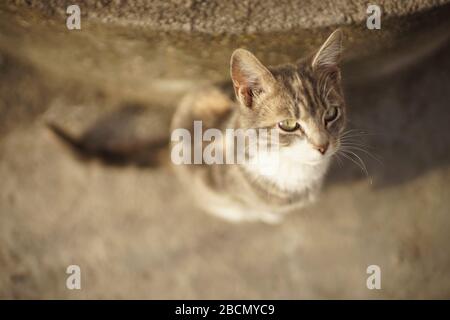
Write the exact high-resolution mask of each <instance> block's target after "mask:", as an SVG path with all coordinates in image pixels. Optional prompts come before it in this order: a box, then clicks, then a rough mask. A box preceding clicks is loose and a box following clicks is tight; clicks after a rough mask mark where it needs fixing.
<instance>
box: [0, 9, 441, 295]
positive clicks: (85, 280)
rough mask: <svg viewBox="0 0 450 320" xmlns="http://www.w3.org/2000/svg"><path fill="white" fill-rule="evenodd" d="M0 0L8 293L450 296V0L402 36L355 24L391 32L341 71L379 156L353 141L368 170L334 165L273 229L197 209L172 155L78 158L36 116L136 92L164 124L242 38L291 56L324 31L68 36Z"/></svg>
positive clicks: (358, 122)
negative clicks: (76, 273)
mask: <svg viewBox="0 0 450 320" xmlns="http://www.w3.org/2000/svg"><path fill="white" fill-rule="evenodd" d="M33 3H35V2H33ZM49 3H57V2H49ZM171 3H172V2H169V4H171ZM311 3H313V2H311ZM314 3H316V2H314ZM325 3H327V2H325ZM411 3H412V2H411ZM417 3H418V2H417ZM422 3H424V6H428V3H431V2H427V1H423V2H422ZM407 7H408V6H406V7H405V8H407ZM27 8H28V7H27ZM424 8H425V7H424ZM2 9H4V10H1V11H0V15H1V16H0V18H1V19H0V57H1V59H0V71H1V72H0V95H1V97H2V99H1V100H0V107H1V108H0V111H1V115H2V116H1V117H0V120H1V133H2V136H1V139H0V159H1V160H0V177H1V180H0V181H1V185H0V297H1V298H21V299H24V298H41V299H42V298H73V299H78V298H149V299H151V298H180V299H182V298H191V299H195V298H208V299H213V298H236V299H239V298H255V299H257V298H277V299H278V298H289V299H291V298H319V299H324V298H450V253H449V250H448V243H449V242H450V232H449V230H450V216H449V208H450V197H449V195H450V187H449V185H448V181H449V178H450V166H449V164H450V150H449V148H448V145H449V144H450V135H449V133H450V132H449V131H450V129H449V127H448V119H449V115H450V110H449V108H448V101H449V100H450V91H449V90H448V88H449V84H450V60H449V58H448V57H449V55H450V43H449V42H448V40H445V39H446V37H447V36H448V30H449V29H448V28H438V27H439V26H436V24H437V25H441V27H442V26H445V25H444V23H443V21H444V20H439V19H438V18H435V17H445V14H447V13H448V11H447V10H448V6H445V8H443V9H441V10H438V12H440V13H437V15H435V13H433V12H431V13H429V14H426V15H425V16H419V17H415V19H419V21H421V22H424V21H425V22H427V23H426V24H423V25H422V28H419V27H418V26H417V25H414V24H413V26H414V27H413V29H411V30H413V31H414V32H412V31H411V32H409V33H408V35H407V36H406V35H405V36H404V37H402V36H401V35H400V34H399V33H397V31H396V32H394V33H392V31H390V29H387V30H386V31H384V29H382V30H381V31H380V32H381V35H380V34H379V35H378V36H373V33H369V31H367V30H366V31H363V30H360V29H358V27H355V29H351V28H350V29H348V30H347V31H348V32H349V35H350V38H351V36H352V35H358V34H360V35H361V39H363V38H364V37H366V36H367V37H368V38H370V37H379V38H380V39H386V40H382V41H381V42H383V41H384V43H383V45H382V46H381V47H382V48H384V49H383V50H382V51H381V53H380V51H377V52H374V53H373V54H372V55H369V56H367V55H366V53H364V52H367V49H366V51H358V43H357V42H354V41H353V40H352V39H350V40H349V42H348V44H347V45H346V47H347V50H348V52H350V54H351V53H352V51H353V49H354V50H355V52H357V54H355V56H354V59H353V60H352V59H350V60H349V61H348V62H347V63H346V65H345V70H344V79H346V86H345V94H346V97H347V100H348V104H349V107H350V108H351V109H350V113H349V114H350V120H351V127H353V128H358V129H361V130H364V131H366V132H368V135H364V136H363V137H362V138H363V139H364V141H365V143H367V145H368V148H369V149H368V150H370V152H371V153H373V154H375V155H376V156H378V157H380V158H381V164H380V163H378V162H377V161H374V160H372V159H371V158H370V156H365V155H364V153H360V155H361V156H362V157H363V158H364V161H365V162H366V163H367V166H368V171H369V177H366V176H365V175H364V174H363V173H362V172H361V171H360V170H359V168H358V167H357V166H356V165H354V164H353V163H351V162H349V161H343V163H342V164H341V166H340V165H339V164H338V162H336V163H335V166H334V170H332V172H331V174H330V176H329V177H328V180H327V183H326V188H325V190H324V192H323V194H322V196H321V198H320V200H319V202H318V203H316V204H315V205H313V206H311V207H309V208H307V209H305V210H303V211H301V212H298V213H296V214H292V215H291V216H289V217H288V218H287V219H286V221H285V222H284V223H282V224H281V225H279V226H267V225H263V224H243V225H233V224H229V223H226V222H224V221H221V220H218V219H216V218H214V217H211V216H209V215H206V214H205V213H203V212H200V211H199V210H197V209H196V208H195V207H194V205H193V204H192V202H191V200H190V199H189V198H188V197H186V196H185V195H184V192H183V190H182V189H181V187H180V186H179V185H178V183H177V180H176V179H175V177H174V175H173V173H172V171H171V170H170V168H169V167H167V166H164V167H162V168H160V169H157V170H151V169H149V170H140V169H137V168H133V167H126V168H116V167H105V166H103V165H101V164H98V163H95V162H93V163H89V164H86V163H82V162H79V161H78V160H77V159H75V158H74V157H73V156H72V155H71V154H70V153H69V152H67V150H66V149H65V148H63V147H62V146H61V145H60V144H59V143H58V142H57V141H55V139H54V138H53V137H52V136H51V135H50V134H49V132H48V131H47V130H46V128H45V125H44V124H45V121H48V120H55V121H58V122H59V123H61V124H63V125H64V126H66V127H67V128H69V129H70V130H71V131H73V132H80V131H81V130H83V129H84V128H86V127H88V126H89V125H90V124H91V123H93V122H94V121H96V120H97V119H98V118H101V117H102V116H103V115H104V114H107V113H108V112H109V111H111V110H115V109H116V108H120V107H123V106H126V105H130V104H138V105H142V106H144V107H146V108H148V109H149V110H150V111H151V112H150V113H153V118H152V120H151V121H153V123H155V121H157V123H158V124H159V125H155V126H153V125H147V126H146V127H147V129H148V132H149V133H151V132H152V130H155V131H158V132H160V131H161V130H164V125H163V124H164V123H166V122H167V121H168V119H169V118H170V114H171V112H172V111H171V110H173V106H174V105H175V104H176V101H177V100H178V98H179V96H180V95H181V94H182V93H183V92H184V91H185V90H188V89H189V87H190V86H192V85H193V83H192V82H195V81H193V80H191V81H189V79H195V80H196V81H200V80H205V81H207V80H218V79H223V78H225V77H226V69H227V68H228V67H227V64H228V59H229V54H230V52H231V50H232V48H233V47H234V46H236V45H237V44H242V43H244V44H246V46H247V47H250V48H255V49H256V51H257V52H259V53H260V54H261V55H262V57H263V61H265V62H267V61H269V62H271V61H278V60H282V61H283V60H288V59H290V58H292V57H293V56H294V54H297V53H298V52H299V51H302V50H300V48H307V47H308V43H309V45H310V46H311V47H312V46H313V45H314V44H316V43H319V42H320V41H321V39H322V38H316V37H315V35H316V34H322V33H325V32H327V30H325V31H324V30H322V31H320V32H319V31H317V32H318V33H316V31H311V32H312V35H314V36H311V38H308V39H306V40H304V41H302V42H301V43H300V44H298V49H297V50H296V46H297V44H294V43H292V42H288V41H286V39H291V38H290V36H291V35H290V34H287V35H284V36H280V37H281V38H282V41H279V39H280V37H278V36H274V35H261V36H257V37H247V36H245V37H244V38H239V37H238V38H236V39H234V40H230V41H228V40H226V41H225V40H224V41H225V42H221V41H220V39H221V38H215V37H213V36H209V35H194V34H193V35H192V37H190V36H189V34H186V35H182V36H180V35H170V34H169V35H165V34H163V35H159V34H153V33H151V32H150V31H148V32H142V33H137V34H136V35H135V36H132V33H133V31H130V29H127V28H125V29H120V28H119V29H113V30H109V29H108V28H105V26H101V25H97V24H93V25H92V28H90V29H88V32H84V31H83V32H80V33H68V32H67V31H65V30H63V28H62V27H61V26H60V24H58V20H52V19H49V20H46V21H44V22H42V21H43V20H42V19H41V18H42V17H41V16H40V15H39V14H37V13H35V12H34V11H33V10H34V9H33V10H31V9H29V11H27V10H28V9H27V10H25V11H23V12H22V11H18V12H15V11H14V10H13V11H11V8H10V7H8V8H5V7H2ZM280 10H281V9H280ZM442 12H443V13H444V14H442ZM47 14H48V13H47ZM105 14H106V13H105ZM420 17H421V18H420ZM430 17H433V18H430ZM180 19H181V17H180ZM399 19H400V18H399ZM430 20H431V21H430ZM400 21H403V22H401V23H400V24H403V23H404V24H405V25H403V26H402V27H401V28H400V29H396V30H410V29H408V28H409V27H408V26H410V24H409V23H407V21H410V20H408V17H407V18H406V20H400ZM425 26H426V28H425ZM149 28H150V27H149ZM402 28H405V29H402ZM414 28H415V29H414ZM118 30H119V31H120V32H117V31H118ZM352 30H356V31H354V32H355V33H352V32H353V31H352ZM358 30H360V31H358ZM421 30H422V31H421ZM442 30H444V31H446V32H447V33H446V32H444V31H442ZM425 31H426V32H425ZM121 32H123V33H121ZM298 32H299V33H300V34H307V32H306V31H304V30H300V31H298ZM358 32H361V33H358ZM384 32H386V33H384ZM383 34H387V35H388V36H386V38H383V37H384V36H383ZM261 37H265V39H266V41H265V44H264V45H261V41H260V40H261V39H262V38H261ZM406 38H407V39H406ZM424 38H427V39H438V40H439V41H435V42H433V41H431V42H429V41H425V40H424ZM372 39H374V38H372ZM387 39H389V40H387ZM206 40H208V41H209V42H207V43H208V45H207V46H202V45H201V43H206V42H205V41H206ZM190 41H191V42H190ZM283 44H284V45H283ZM366 44H367V43H366ZM406 44H409V45H411V46H409V45H408V46H407V45H406ZM424 44H427V45H424ZM196 45H198V46H197V47H195V46H196ZM276 45H278V46H279V48H278V49H277V51H276V52H273V51H271V50H272V49H273V48H274V46H276ZM258 48H259V49H258ZM308 48H309V47H308ZM386 48H390V49H389V50H385V49H386ZM296 51H297V53H296ZM369 51H370V49H369ZM199 56H200V57H202V59H200V58H198V57H199ZM139 57H141V58H139ZM196 57H197V58H196ZM158 65H159V66H160V67H158ZM351 79H353V80H351ZM155 119H156V120H155ZM148 127H151V128H148ZM70 264H77V265H79V266H80V267H81V270H82V290H80V291H70V290H68V289H66V287H65V281H66V276H67V275H66V273H65V270H66V267H67V266H68V265H70ZM372 264H376V265H379V266H380V267H381V270H382V290H379V291H376V290H374V291H370V290H368V289H367V288H366V278H367V276H368V275H367V274H366V268H367V266H368V265H372Z"/></svg>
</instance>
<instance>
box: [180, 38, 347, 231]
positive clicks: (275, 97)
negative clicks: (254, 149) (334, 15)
mask: <svg viewBox="0 0 450 320" xmlns="http://www.w3.org/2000/svg"><path fill="white" fill-rule="evenodd" d="M341 53H342V32H341V31H340V30H339V29H338V30H336V31H335V32H333V33H332V34H331V35H330V36H329V38H328V39H327V40H326V41H325V43H324V44H323V45H322V46H321V47H320V49H319V50H318V51H317V53H316V54H315V55H312V56H310V57H307V58H304V59H303V60H300V61H299V62H297V63H296V64H286V65H281V66H277V67H265V66H264V65H263V64H262V63H261V62H260V61H259V60H258V59H257V58H256V57H255V56H254V55H253V54H252V53H250V52H249V51H247V50H245V49H237V50H236V51H234V53H233V54H232V57H231V68H230V69H231V80H232V84H233V88H234V93H235V97H236V102H234V101H233V100H231V99H230V98H229V97H228V96H227V95H226V94H225V93H224V92H223V91H221V90H220V89H219V88H217V87H205V88H199V89H198V90H197V91H195V92H191V93H190V94H188V95H187V96H186V97H185V98H184V99H183V100H182V102H181V104H180V106H179V108H178V109H177V111H176V113H175V115H174V117H173V121H172V124H171V129H172V130H175V129H177V128H185V129H187V130H189V131H190V132H191V133H193V132H192V131H193V122H194V121H196V120H197V121H198V120H201V121H202V124H203V127H204V128H205V129H207V128H219V129H221V130H222V131H223V130H225V129H226V128H227V129H228V128H234V129H239V128H242V129H249V128H268V129H274V128H276V129H277V130H278V131H279V148H277V149H276V151H272V150H270V149H269V148H267V150H266V151H261V152H259V154H258V156H259V158H260V159H261V158H262V159H264V160H266V161H264V163H267V162H268V163H275V168H271V171H273V172H271V173H270V174H268V173H267V172H266V171H267V166H265V165H263V164H262V162H261V161H256V162H253V163H244V164H237V165H179V166H176V169H177V171H178V172H179V175H180V176H181V177H182V178H183V180H184V181H187V183H188V184H189V186H190V187H189V188H188V189H190V190H193V195H194V196H196V197H197V200H198V201H197V202H198V203H199V204H200V205H201V206H202V207H203V208H204V209H205V210H206V211H208V212H210V213H212V214H215V215H217V216H220V217H222V218H224V219H227V220H230V221H234V222H239V221H251V220H260V221H264V222H268V223H276V222H279V221H280V220H281V218H282V217H283V216H284V214H285V213H287V212H291V211H293V209H296V208H301V207H303V206H304V205H306V204H308V203H310V202H311V201H313V200H314V199H315V198H316V196H317V194H318V192H319V190H320V187H321V185H322V181H323V179H324V176H325V174H326V172H327V169H328V167H329V165H330V161H331V158H332V156H333V154H335V153H336V152H337V150H338V148H339V136H340V135H341V134H342V132H343V130H344V127H345V109H346V108H345V102H344V97H343V92H342V88H341V75H340V69H339V61H340V57H341ZM200 147H203V146H200ZM193 148H194V147H193ZM194 151H195V150H193V152H192V153H194ZM275 152H276V154H275Z"/></svg>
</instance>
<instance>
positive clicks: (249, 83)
mask: <svg viewBox="0 0 450 320" xmlns="http://www.w3.org/2000/svg"><path fill="white" fill-rule="evenodd" d="M230 64H231V66H230V69H231V70H230V71H231V80H232V81H233V87H234V92H235V94H236V98H237V99H238V101H240V102H241V103H242V104H243V105H245V106H246V107H248V108H251V107H252V106H253V98H254V97H255V96H257V95H259V94H261V93H262V92H264V91H265V90H270V87H271V85H272V84H273V83H274V81H275V79H274V77H273V75H272V73H271V72H270V71H269V70H268V69H267V68H266V67H265V66H264V65H263V64H262V63H261V62H259V60H258V59H256V57H255V56H254V55H253V54H252V53H251V52H250V51H247V50H245V49H237V50H235V51H234V52H233V55H232V56H231V63H230Z"/></svg>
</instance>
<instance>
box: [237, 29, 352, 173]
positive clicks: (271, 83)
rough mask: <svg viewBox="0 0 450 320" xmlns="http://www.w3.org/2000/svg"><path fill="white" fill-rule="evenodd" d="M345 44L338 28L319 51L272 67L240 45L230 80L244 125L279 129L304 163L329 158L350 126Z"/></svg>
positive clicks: (281, 140)
mask: <svg viewBox="0 0 450 320" xmlns="http://www.w3.org/2000/svg"><path fill="white" fill-rule="evenodd" d="M341 42H342V33H341V31H340V30H336V31H335V32H333V33H332V34H331V35H330V36H329V37H328V39H327V40H326V41H325V42H324V44H323V45H322V46H321V47H320V49H319V50H318V51H317V52H316V53H315V54H314V55H311V56H310V57H307V58H305V59H303V60H301V61H300V62H298V63H296V64H289V65H282V66H279V67H273V68H271V67H269V68H267V67H265V66H264V65H263V64H262V63H261V62H260V61H259V60H258V59H257V58H256V57H255V56H254V55H253V54H252V53H250V52H249V51H247V50H244V49H237V50H236V51H235V52H234V53H233V55H232V57H231V78H232V81H233V86H234V90H235V94H236V98H237V100H238V102H239V104H240V118H239V121H240V124H241V126H242V127H244V128H267V129H271V128H277V130H278V131H279V144H280V148H282V149H283V150H282V151H284V153H286V151H289V152H288V154H290V156H291V157H294V158H295V160H298V161H299V162H302V163H311V164H315V163H320V162H322V161H323V160H326V159H329V158H330V157H331V155H333V154H334V153H335V152H336V151H337V149H338V147H339V136H340V134H341V133H342V131H343V130H344V126H345V103H344V97H343V94H342V89H341V76H340V69H339V60H340V57H341V52H342V45H341ZM291 151H292V152H291Z"/></svg>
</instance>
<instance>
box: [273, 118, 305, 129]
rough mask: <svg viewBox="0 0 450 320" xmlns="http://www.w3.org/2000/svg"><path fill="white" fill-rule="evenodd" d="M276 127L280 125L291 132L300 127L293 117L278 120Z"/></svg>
mask: <svg viewBox="0 0 450 320" xmlns="http://www.w3.org/2000/svg"><path fill="white" fill-rule="evenodd" d="M278 127H280V129H281V130H284V131H287V132H292V131H295V130H297V129H298V128H300V125H299V123H298V122H297V120H295V119H286V120H283V121H280V122H278Z"/></svg>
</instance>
